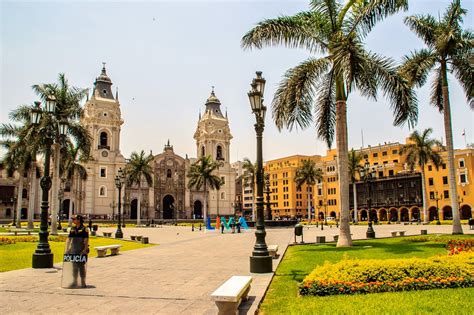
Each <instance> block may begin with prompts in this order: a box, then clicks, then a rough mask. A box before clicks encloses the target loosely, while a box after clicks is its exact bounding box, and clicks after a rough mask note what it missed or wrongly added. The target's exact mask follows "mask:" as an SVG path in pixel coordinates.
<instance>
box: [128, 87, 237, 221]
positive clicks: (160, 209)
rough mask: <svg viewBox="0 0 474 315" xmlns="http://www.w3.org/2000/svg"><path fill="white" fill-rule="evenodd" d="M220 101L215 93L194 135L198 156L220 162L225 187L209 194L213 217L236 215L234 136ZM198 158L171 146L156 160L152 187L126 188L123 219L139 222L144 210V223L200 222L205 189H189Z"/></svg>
mask: <svg viewBox="0 0 474 315" xmlns="http://www.w3.org/2000/svg"><path fill="white" fill-rule="evenodd" d="M220 105H221V103H220V101H219V99H218V98H217V97H216V95H215V93H214V91H212V92H211V95H210V96H209V98H208V99H207V101H206V103H205V106H206V107H205V111H204V115H202V116H201V115H199V120H198V123H197V128H196V131H195V133H194V139H195V141H196V155H197V156H198V157H201V156H205V155H210V156H211V157H212V159H213V160H215V161H219V162H220V165H221V166H220V167H219V168H218V169H217V170H216V175H217V176H219V177H220V178H221V180H222V182H223V185H222V186H221V187H220V189H219V190H210V191H209V192H208V203H207V205H208V209H207V213H208V215H210V216H216V215H227V216H229V215H233V214H234V201H235V178H236V173H235V170H234V169H233V168H232V167H231V166H230V163H229V159H230V153H229V150H230V140H231V139H232V135H231V133H230V129H229V121H228V118H227V115H226V116H224V115H223V114H222V112H221V109H220ZM196 161H197V158H189V157H188V156H187V155H186V156H185V157H181V156H179V155H177V154H176V153H174V150H173V146H172V145H171V144H170V142H169V140H168V143H167V144H166V145H165V146H164V149H163V152H162V153H160V154H158V155H155V156H154V157H153V161H152V162H151V163H152V169H153V184H152V186H151V187H147V185H146V182H145V181H143V182H142V185H141V186H142V188H141V191H138V187H137V186H136V185H135V186H132V187H127V188H126V191H125V200H124V204H125V207H124V216H125V217H126V218H128V219H136V218H137V211H138V208H140V209H141V213H140V218H143V219H144V220H150V219H158V220H174V219H199V218H202V217H203V216H204V213H203V212H204V209H203V205H204V198H205V193H204V191H203V188H202V187H201V189H195V188H188V181H189V179H188V177H187V171H188V169H189V167H190V166H191V164H192V163H195V162H196ZM139 194H141V200H142V204H141V206H140V207H138V205H137V203H138V200H139V198H138V196H139Z"/></svg>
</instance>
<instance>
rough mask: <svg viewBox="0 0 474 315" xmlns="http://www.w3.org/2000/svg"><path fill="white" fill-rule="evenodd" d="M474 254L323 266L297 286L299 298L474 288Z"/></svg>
mask: <svg viewBox="0 0 474 315" xmlns="http://www.w3.org/2000/svg"><path fill="white" fill-rule="evenodd" d="M473 265H474V252H471V253H463V254H460V255H455V256H435V257H431V258H426V259H422V258H410V259H387V260H376V259H368V260H363V261H362V260H342V261H340V262H338V263H336V264H330V263H325V264H324V265H323V266H319V267H317V268H316V269H314V270H313V272H312V273H311V274H309V275H308V276H307V277H306V278H305V279H304V281H303V282H302V284H301V285H300V286H299V293H300V294H301V295H318V296H324V295H335V294H364V293H377V292H395V291H411V290H427V289H435V288H458V287H461V288H465V287H472V286H474V268H473V267H472V266H473Z"/></svg>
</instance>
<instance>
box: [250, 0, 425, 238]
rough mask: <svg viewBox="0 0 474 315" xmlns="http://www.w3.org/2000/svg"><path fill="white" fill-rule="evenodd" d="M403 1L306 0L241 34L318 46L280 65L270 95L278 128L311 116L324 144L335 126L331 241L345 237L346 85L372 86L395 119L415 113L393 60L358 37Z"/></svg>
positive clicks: (254, 43) (258, 42) (370, 91)
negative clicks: (305, 6) (335, 204)
mask: <svg viewBox="0 0 474 315" xmlns="http://www.w3.org/2000/svg"><path fill="white" fill-rule="evenodd" d="M407 3H408V1H407V0H398V1H393V0H378V1H354V0H351V1H344V2H343V1H340V0H313V1H311V5H310V6H311V9H310V10H309V11H307V12H301V13H298V14H296V15H294V16H282V17H279V18H276V19H269V20H264V21H262V22H260V23H259V24H258V25H257V26H256V27H254V28H253V29H252V30H250V31H249V32H248V33H247V34H245V36H244V37H243V38H242V46H243V47H244V48H262V47H263V46H273V45H280V44H283V45H285V46H288V47H297V48H306V49H308V50H309V52H310V53H322V54H324V56H323V57H320V58H314V57H310V58H309V59H307V60H306V61H304V62H302V63H301V64H300V65H298V66H296V67H295V68H292V69H289V70H288V71H287V72H286V73H285V75H284V78H283V80H282V81H281V83H280V86H279V87H278V89H277V91H276V93H275V96H274V99H273V102H272V114H273V120H274V121H275V123H276V126H277V127H278V128H279V129H280V130H281V129H282V128H283V127H286V128H288V129H290V130H291V129H292V128H293V127H296V128H297V127H300V128H306V127H308V126H309V125H310V124H311V122H312V121H313V119H314V120H315V122H316V129H317V133H318V136H319V137H320V138H322V139H324V140H325V141H326V143H327V144H328V146H329V147H330V146H331V144H332V142H333V138H334V132H336V143H337V156H338V160H339V161H338V173H339V187H340V188H339V189H340V193H341V202H340V205H341V225H340V227H341V228H340V236H339V239H338V243H337V246H339V247H340V246H351V245H352V239H351V236H350V226H349V172H348V169H347V164H348V162H347V157H348V143H347V117H346V111H347V105H346V101H347V98H348V96H349V94H350V92H352V91H353V90H355V89H358V90H359V91H360V92H361V94H362V95H364V96H367V97H369V98H372V99H376V96H377V89H378V87H380V88H381V89H382V90H383V92H384V95H385V96H387V98H388V99H389V100H390V102H391V107H392V108H393V110H394V115H395V118H394V124H395V125H403V124H404V123H406V122H408V123H409V125H410V126H411V125H413V124H414V123H415V122H416V120H417V116H418V110H417V102H416V97H415V94H414V93H413V91H412V90H411V88H410V87H409V85H408V84H407V82H406V81H405V79H403V78H402V77H401V76H400V75H399V74H398V73H397V71H396V69H395V66H394V63H393V61H392V60H391V59H389V58H384V57H382V56H379V55H377V54H375V53H373V52H370V51H367V50H365V49H364V43H363V39H364V38H365V37H366V36H367V34H368V33H369V32H370V31H371V30H372V28H373V27H374V26H375V24H376V23H377V22H378V21H380V20H382V19H383V18H385V17H387V16H389V15H391V14H394V13H396V12H398V11H401V10H406V9H407V8H408V4H407ZM313 112H314V113H315V117H313Z"/></svg>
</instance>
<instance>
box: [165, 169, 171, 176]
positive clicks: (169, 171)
mask: <svg viewBox="0 0 474 315" xmlns="http://www.w3.org/2000/svg"><path fill="white" fill-rule="evenodd" d="M166 177H168V178H171V170H170V169H167V170H166Z"/></svg>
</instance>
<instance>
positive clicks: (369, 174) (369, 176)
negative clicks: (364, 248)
mask: <svg viewBox="0 0 474 315" xmlns="http://www.w3.org/2000/svg"><path fill="white" fill-rule="evenodd" d="M360 176H361V178H363V179H364V182H365V184H366V185H367V190H368V198H367V208H368V216H369V223H368V227H367V232H366V236H367V238H375V231H374V228H373V227H372V214H371V209H370V208H371V205H372V199H371V198H372V191H371V188H372V187H371V186H372V182H373V181H374V179H375V170H374V169H372V170H371V169H370V163H369V160H367V159H365V164H364V167H363V168H362V169H361V170H360Z"/></svg>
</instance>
